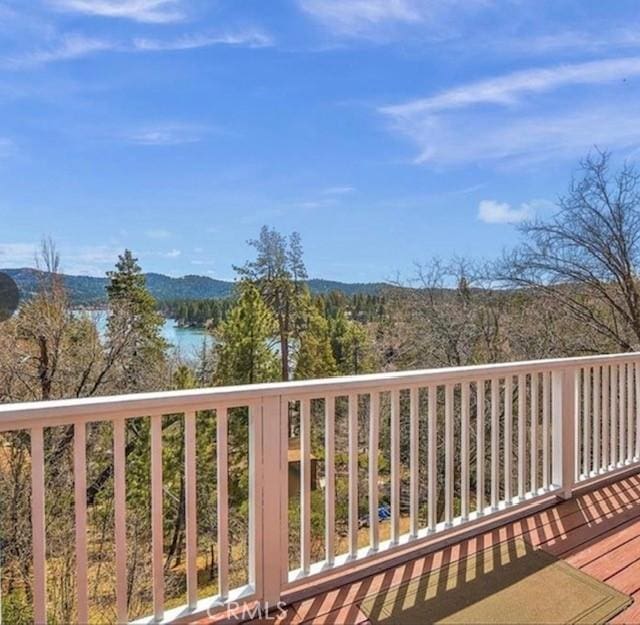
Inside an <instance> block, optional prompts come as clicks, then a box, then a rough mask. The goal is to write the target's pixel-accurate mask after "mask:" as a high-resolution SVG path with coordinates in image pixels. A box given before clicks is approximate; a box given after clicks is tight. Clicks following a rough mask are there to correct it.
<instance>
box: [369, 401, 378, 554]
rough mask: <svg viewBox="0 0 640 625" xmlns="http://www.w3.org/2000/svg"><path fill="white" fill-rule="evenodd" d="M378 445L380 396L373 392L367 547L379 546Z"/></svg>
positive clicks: (370, 413) (370, 420) (370, 421)
mask: <svg viewBox="0 0 640 625" xmlns="http://www.w3.org/2000/svg"><path fill="white" fill-rule="evenodd" d="M379 445H380V394H379V393H378V392H373V393H371V395H370V403H369V546H370V547H371V549H372V550H373V551H377V550H378V547H379V546H380V538H379V534H380V532H379V522H378V453H379Z"/></svg>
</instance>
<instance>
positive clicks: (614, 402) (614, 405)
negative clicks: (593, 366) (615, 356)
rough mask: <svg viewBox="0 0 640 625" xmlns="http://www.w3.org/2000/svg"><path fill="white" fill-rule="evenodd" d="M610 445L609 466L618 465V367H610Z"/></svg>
mask: <svg viewBox="0 0 640 625" xmlns="http://www.w3.org/2000/svg"><path fill="white" fill-rule="evenodd" d="M610 412H611V414H610V417H611V427H610V435H611V439H610V445H611V454H610V455H611V466H614V467H615V466H617V465H618V367H617V366H616V365H612V366H611V393H610Z"/></svg>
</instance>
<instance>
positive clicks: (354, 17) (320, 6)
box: [300, 0, 422, 32]
mask: <svg viewBox="0 0 640 625" xmlns="http://www.w3.org/2000/svg"><path fill="white" fill-rule="evenodd" d="M300 6H301V8H302V9H303V10H304V11H306V12H307V13H309V14H310V15H312V16H313V17H315V18H317V19H319V20H320V21H322V22H324V23H326V24H329V25H331V26H333V27H334V28H336V29H337V30H340V31H345V32H353V31H359V30H362V29H364V28H366V26H367V25H371V24H378V23H380V22H387V21H394V22H418V21H421V20H422V12H421V11H420V8H419V3H417V2H415V1H413V0H350V1H349V2H345V1H344V0H301V2H300Z"/></svg>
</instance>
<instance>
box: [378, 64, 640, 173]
mask: <svg viewBox="0 0 640 625" xmlns="http://www.w3.org/2000/svg"><path fill="white" fill-rule="evenodd" d="M637 76H640V57H627V58H621V59H607V60H601V61H593V62H588V63H577V64H572V65H561V66H556V67H551V68H534V69H530V70H525V71H519V72H514V73H511V74H507V75H504V76H498V77H495V78H491V79H488V80H482V81H475V82H471V83H468V84H466V85H462V86H460V87H456V88H452V89H448V90H446V91H443V92H441V93H437V94H435V95H433V96H430V97H427V98H422V99H417V100H411V101H409V102H406V103H403V104H399V105H394V106H387V107H384V108H381V109H380V112H381V113H383V114H384V115H385V116H386V117H387V118H388V119H390V120H391V122H392V128H393V130H395V131H396V132H399V133H400V134H402V135H403V136H405V137H407V138H408V139H409V140H410V141H411V142H413V143H414V144H415V145H416V146H417V148H418V155H417V157H416V158H415V161H416V162H418V163H425V164H430V165H436V166H450V165H460V164H466V163H474V164H477V163H482V162H491V161H492V162H501V163H502V164H507V165H509V166H513V165H520V164H523V163H531V162H535V161H543V160H548V159H552V158H558V157H561V158H575V157H576V156H579V155H582V154H584V152H586V151H587V150H589V149H590V148H591V147H592V146H593V145H598V146H601V147H603V148H607V149H620V148H621V149H629V148H633V147H635V146H637V145H640V110H639V109H638V108H637V107H636V106H634V104H633V102H634V101H635V97H636V95H637V90H636V89H637V87H636V84H635V81H633V80H632V79H633V78H634V77H637ZM604 84H608V85H609V88H608V90H607V92H606V96H603V93H604V92H603V90H602V88H600V85H604ZM569 86H570V87H571V90H566V89H565V90H564V91H563V88H565V87H569ZM594 86H598V89H594V88H593V87H594ZM634 90H635V91H634Z"/></svg>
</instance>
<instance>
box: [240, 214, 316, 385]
mask: <svg viewBox="0 0 640 625" xmlns="http://www.w3.org/2000/svg"><path fill="white" fill-rule="evenodd" d="M249 245H251V246H252V247H253V248H254V249H255V250H256V259H255V260H254V261H250V262H247V263H246V264H245V265H244V266H243V267H235V269H236V271H237V272H238V274H239V275H240V277H241V278H242V279H245V280H249V281H251V282H253V283H254V284H255V285H256V287H257V288H258V290H259V291H260V294H261V295H262V297H263V298H264V301H265V302H266V304H267V305H268V306H269V308H270V309H271V310H272V312H273V314H274V316H275V319H276V323H277V332H278V338H279V340H280V375H281V378H282V380H285V381H286V380H288V379H289V377H290V348H291V342H292V341H294V340H295V339H296V338H297V333H298V328H299V324H300V321H301V315H302V310H301V302H302V299H303V298H304V296H305V294H306V292H307V285H306V279H307V271H306V269H305V266H304V261H303V253H302V242H301V239H300V235H299V234H298V233H296V232H294V233H293V234H292V235H291V237H290V238H289V240H288V241H287V239H286V237H284V236H283V235H282V234H280V233H279V232H277V231H276V230H274V229H272V228H268V227H267V226H263V227H262V229H261V230H260V236H259V238H258V239H257V240H251V241H249Z"/></svg>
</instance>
